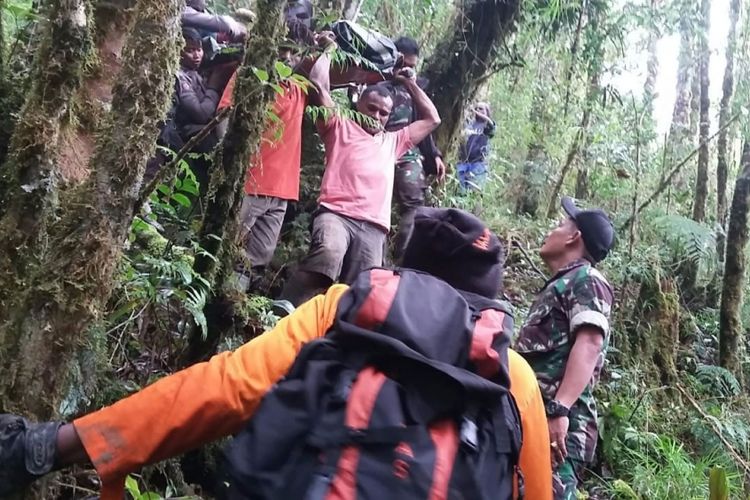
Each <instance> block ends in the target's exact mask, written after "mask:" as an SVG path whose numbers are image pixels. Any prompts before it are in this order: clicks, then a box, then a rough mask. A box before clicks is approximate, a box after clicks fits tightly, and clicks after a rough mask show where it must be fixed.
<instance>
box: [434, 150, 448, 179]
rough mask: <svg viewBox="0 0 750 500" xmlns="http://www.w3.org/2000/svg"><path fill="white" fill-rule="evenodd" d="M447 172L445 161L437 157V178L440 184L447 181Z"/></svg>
mask: <svg viewBox="0 0 750 500" xmlns="http://www.w3.org/2000/svg"><path fill="white" fill-rule="evenodd" d="M446 172H447V169H446V167H445V163H443V159H442V158H441V157H439V156H437V157H435V176H436V177H437V180H438V182H441V183H442V182H443V181H445V174H446Z"/></svg>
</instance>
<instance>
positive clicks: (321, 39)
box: [314, 31, 337, 50]
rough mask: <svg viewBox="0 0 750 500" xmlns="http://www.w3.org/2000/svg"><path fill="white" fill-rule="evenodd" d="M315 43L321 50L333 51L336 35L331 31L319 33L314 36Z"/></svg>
mask: <svg viewBox="0 0 750 500" xmlns="http://www.w3.org/2000/svg"><path fill="white" fill-rule="evenodd" d="M314 36H315V43H316V44H318V47H320V48H321V49H323V50H333V48H334V47H336V46H337V44H336V35H335V34H334V33H333V31H321V32H320V33H316V34H315V35H314Z"/></svg>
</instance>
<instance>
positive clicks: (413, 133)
mask: <svg viewBox="0 0 750 500" xmlns="http://www.w3.org/2000/svg"><path fill="white" fill-rule="evenodd" d="M395 81H396V83H399V84H401V85H403V86H404V87H405V88H406V90H408V91H409V93H410V94H411V97H412V100H413V102H414V107H415V108H416V111H417V116H418V117H419V119H418V120H417V121H415V122H413V123H412V124H411V125H409V126H408V127H407V130H408V131H409V139H411V142H412V144H419V143H420V142H422V140H423V139H424V138H425V137H427V136H428V135H430V132H432V131H433V130H435V129H436V128H437V126H438V125H440V115H439V114H438V111H437V109H436V108H435V105H434V104H432V101H431V100H430V98H429V97H427V94H425V93H424V90H422V89H421V88H420V87H419V85H417V79H416V74H415V73H414V71H413V70H410V69H409V68H405V69H404V70H402V71H400V72H399V74H398V75H397V76H396V78H395Z"/></svg>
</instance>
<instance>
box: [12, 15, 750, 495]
mask: <svg viewBox="0 0 750 500" xmlns="http://www.w3.org/2000/svg"><path fill="white" fill-rule="evenodd" d="M273 3H274V2H272V1H268V0H259V1H258V2H257V5H256V2H251V1H244V0H216V1H209V2H208V4H209V6H210V7H212V8H213V9H215V10H216V11H217V12H232V11H234V10H235V9H237V8H251V9H254V10H257V12H258V13H259V18H258V20H257V21H256V24H255V25H253V26H251V27H250V33H251V36H250V39H249V42H248V43H249V44H250V45H251V46H252V47H254V48H255V49H257V50H252V51H250V50H249V51H248V53H250V52H252V53H253V56H252V57H255V59H252V58H250V59H248V58H247V57H248V56H246V62H248V60H249V61H250V63H251V64H252V65H253V66H255V68H254V71H247V72H246V73H242V78H241V83H240V84H239V90H238V91H239V92H244V94H242V95H246V96H249V97H248V98H247V99H246V100H245V101H243V102H244V104H243V105H241V106H238V107H237V109H236V110H235V111H234V112H233V117H232V119H231V120H232V121H230V128H231V127H232V126H233V125H234V127H235V129H234V130H235V132H231V131H230V133H229V134H228V135H227V138H226V141H229V142H230V144H229V145H227V144H225V147H224V149H223V152H221V153H218V154H217V155H216V156H215V157H214V160H213V161H214V164H215V165H219V166H221V167H223V168H221V169H217V171H219V172H220V173H216V174H214V175H213V177H212V179H211V184H210V188H209V191H210V192H211V194H210V195H209V198H211V196H213V199H209V200H208V201H206V200H202V201H196V200H197V196H198V192H199V189H198V186H197V182H198V181H197V180H196V178H195V175H193V173H192V172H191V171H190V168H189V166H188V164H187V163H186V162H185V161H184V159H181V160H179V161H176V162H173V163H174V164H173V165H171V169H170V170H169V171H168V173H166V174H164V175H163V176H162V177H161V178H160V179H159V181H158V182H157V183H156V184H155V185H152V186H149V188H154V189H153V191H152V192H148V191H144V189H143V186H142V177H143V169H144V166H145V162H146V160H147V159H148V158H149V157H150V155H151V152H152V151H153V147H154V146H153V143H154V141H155V138H156V136H157V133H158V131H157V126H158V124H159V122H160V121H161V120H162V119H163V117H164V115H165V113H166V111H167V108H168V102H169V99H170V92H171V85H172V83H171V82H172V77H173V75H174V71H175V68H176V64H177V57H176V56H177V49H178V47H179V44H180V43H181V40H180V39H179V29H178V26H177V25H176V23H175V19H176V17H175V16H176V14H175V13H176V12H178V10H177V9H180V8H181V7H182V6H181V3H180V2H177V1H170V0H158V1H156V0H154V1H153V2H149V1H147V0H142V1H133V0H130V1H129V0H115V1H103V0H45V1H37V0H34V1H31V0H28V1H27V0H0V12H1V13H2V17H1V18H0V19H1V20H2V23H1V26H0V28H1V29H0V245H1V246H0V304H2V306H0V402H1V403H2V404H0V406H2V407H3V408H2V409H5V410H11V409H13V410H18V411H22V412H24V413H26V414H29V415H32V416H35V417H37V418H49V417H51V416H53V415H54V416H60V417H63V418H71V417H74V416H76V415H79V414H81V413H83V412H86V411H87V410H91V409H94V408H98V407H101V406H102V405H106V404H109V403H111V402H113V401H115V400H117V399H119V398H121V397H122V396H124V395H127V394H129V393H131V392H133V391H135V390H137V389H138V388H141V387H143V386H145V385H147V384H148V383H150V382H152V381H153V380H155V379H157V378H158V377H161V376H163V375H165V374H168V373H170V372H173V371H175V370H177V369H179V368H180V367H183V366H185V365H186V364H189V363H192V362H195V361H197V360H200V359H203V358H204V357H205V356H206V355H207V354H210V353H211V352H214V351H215V350H216V349H219V350H225V349H231V348H233V347H236V346H238V345H241V344H242V343H244V342H245V341H247V340H248V339H250V338H252V337H254V336H256V335H258V334H260V333H262V332H263V331H264V330H267V329H269V328H271V327H272V326H273V325H274V324H275V322H276V321H277V320H278V318H277V317H276V316H274V314H273V313H272V312H271V307H270V298H274V297H276V295H277V294H278V292H279V291H280V288H281V286H282V285H283V282H284V280H285V279H286V278H287V277H288V276H289V273H290V270H291V269H293V267H294V265H295V263H296V262H298V261H299V259H300V258H301V257H302V256H303V255H304V253H305V251H306V249H307V244H308V241H309V223H310V217H311V213H312V211H313V210H314V208H315V204H316V197H317V192H318V189H319V185H320V177H321V174H322V170H323V153H322V147H321V145H320V143H319V139H318V138H317V136H316V135H315V133H314V132H313V127H312V125H311V123H310V120H309V119H308V120H307V123H306V124H305V128H306V130H305V134H304V145H303V178H302V195H301V200H300V201H299V202H298V203H296V204H295V205H294V206H293V207H292V209H291V210H290V211H289V213H288V214H287V219H286V221H285V225H284V227H283V230H282V239H281V244H280V246H279V248H278V250H277V252H276V255H275V257H274V261H273V263H272V265H271V266H269V268H268V269H267V271H266V274H265V275H264V276H263V277H262V286H261V287H260V289H261V290H263V291H264V293H262V294H256V295H250V296H245V295H244V294H242V293H240V292H239V291H237V289H236V283H234V282H233V277H232V273H231V266H229V267H227V265H226V262H229V261H231V259H232V256H233V255H234V252H235V251H236V241H235V239H236V238H235V237H234V236H233V235H234V234H236V221H235V222H232V220H234V218H236V217H231V214H235V215H236V213H237V206H238V204H237V203H238V202H237V194H236V192H237V190H238V185H239V184H238V182H237V179H238V178H237V179H235V178H232V177H231V176H232V174H231V172H232V171H231V168H229V167H230V166H231V165H235V164H236V165H240V163H241V161H242V159H243V158H247V157H248V152H249V151H250V150H251V149H252V148H254V147H257V142H258V137H259V131H260V130H261V127H262V123H263V120H264V119H265V107H264V106H265V104H266V103H267V102H268V100H269V99H270V96H271V95H272V94H273V90H272V89H271V88H270V87H271V85H272V84H273V82H274V81H277V80H279V79H283V78H286V77H288V75H287V74H285V73H286V72H285V69H284V68H283V67H279V66H274V65H273V64H272V62H271V61H272V60H273V57H275V56H274V54H275V47H274V45H273V44H274V43H276V42H275V41H276V40H277V38H278V31H279V29H278V27H267V26H264V25H263V23H264V22H266V20H265V19H263V17H262V15H261V14H262V13H263V12H264V11H265V10H264V9H266V10H267V9H270V8H271V7H268V6H269V5H272V4H273ZM261 4H262V5H261ZM317 4H318V7H319V8H320V10H321V11H322V12H324V14H323V15H322V17H324V18H329V19H335V18H338V17H339V16H340V15H341V13H342V12H344V11H345V10H347V9H348V10H349V11H352V9H353V11H354V12H355V14H356V15H357V21H358V22H360V23H362V24H364V25H366V26H369V27H372V28H375V29H378V30H379V31H381V32H382V33H385V34H388V35H389V36H394V37H395V36H398V35H409V36H413V37H414V38H416V39H417V40H418V41H419V42H420V44H421V46H422V52H423V58H422V63H421V66H420V69H421V70H422V71H423V73H424V74H428V75H430V76H431V77H433V80H434V81H435V82H436V85H437V86H438V87H440V85H447V83H445V82H447V81H448V80H449V79H450V78H454V79H457V80H460V86H461V87H460V88H457V89H449V90H446V91H445V92H446V95H449V97H450V99H451V101H453V102H455V103H457V106H458V108H456V109H458V113H459V114H458V115H457V116H458V118H456V119H455V120H450V119H449V120H446V119H445V118H444V122H443V126H444V127H448V128H449V127H450V126H455V125H456V124H457V123H459V122H460V121H461V118H460V110H461V109H465V108H466V106H468V104H469V103H470V102H472V101H476V100H482V101H487V102H489V103H490V105H491V108H492V115H493V118H494V119H495V121H496V122H497V134H496V135H495V137H494V139H493V140H492V142H491V145H492V150H491V155H490V158H491V159H490V165H491V170H490V172H491V173H490V180H489V182H488V183H487V185H486V186H485V188H484V189H483V190H482V191H480V192H471V193H469V194H466V193H462V192H461V191H460V189H459V187H458V182H457V181H456V180H455V175H453V174H449V176H448V180H447V182H446V183H444V184H437V183H433V184H432V186H431V188H430V191H429V202H430V204H433V205H435V206H453V207H460V208H464V209H466V210H469V211H471V212H473V213H475V214H476V215H478V216H479V217H481V218H482V219H484V220H485V221H487V222H488V223H489V224H490V226H491V227H492V228H493V229H494V230H495V231H496V232H497V234H498V235H499V236H501V238H502V239H503V243H504V245H505V248H506V254H507V255H506V262H505V272H506V274H505V280H504V282H505V294H506V296H507V298H508V299H509V300H510V301H511V302H512V304H513V306H514V308H515V317H516V323H517V325H518V324H520V322H521V321H522V320H523V318H524V315H525V312H526V311H527V309H528V307H529V305H530V303H531V301H532V299H533V296H534V294H535V293H536V292H537V291H538V290H539V288H540V287H541V286H542V285H543V284H544V280H545V277H544V273H545V271H544V267H543V264H542V262H541V260H540V259H539V257H538V255H537V249H538V248H539V247H540V245H541V242H542V239H543V237H544V235H545V234H546V232H547V231H548V229H549V228H550V227H552V225H553V224H554V223H556V221H557V219H558V216H559V210H558V208H559V199H560V196H561V195H565V194H569V195H574V196H575V197H576V198H577V199H578V200H581V201H582V202H583V203H584V204H586V205H588V206H599V207H602V208H604V209H605V210H606V211H607V212H609V213H610V214H612V216H613V219H614V222H615V227H616V229H617V245H616V248H615V250H614V252H613V254H612V255H611V256H610V257H609V258H608V259H607V260H606V261H605V262H604V263H603V265H602V266H601V270H602V272H603V273H604V274H605V275H606V276H607V277H608V279H609V280H610V282H611V283H612V284H613V286H614V287H615V290H616V304H615V308H614V313H613V315H614V324H613V337H612V340H611V344H610V346H609V353H608V358H607V364H606V366H605V369H604V372H603V376H602V381H601V383H600V385H599V387H598V389H597V395H598V401H599V406H600V418H601V424H602V425H601V440H600V446H599V449H598V454H597V462H596V464H594V465H593V466H592V467H591V468H589V469H588V470H587V471H586V475H585V483H584V488H583V489H582V490H581V491H580V493H579V494H580V495H581V498H602V499H604V498H615V499H627V500H631V499H693V498H695V499H698V498H709V497H710V498H712V499H714V498H716V499H721V498H748V497H750V398H749V396H748V390H747V383H748V381H750V357H749V356H750V355H749V354H748V352H747V349H746V344H747V338H748V325H750V302H748V301H745V300H744V297H746V296H747V291H748V290H747V289H748V277H747V273H746V265H747V260H748V256H747V253H746V247H747V240H748V223H749V222H750V221H748V208H749V203H750V128H749V127H748V126H749V125H750V121H749V120H748V118H749V117H748V108H747V106H748V96H750V85H749V83H748V82H750V24H749V23H750V16H748V14H749V13H750V5H746V4H745V3H744V2H742V0H617V1H616V0H523V1H521V2H520V3H518V2H513V1H512V0H507V1H506V2H499V1H494V0H360V1H359V2H357V1H351V0H350V1H340V0H339V1H336V0H333V1H323V0H319V1H318V2H317ZM475 4H488V6H487V8H489V9H505V10H503V14H502V16H499V17H498V19H499V20H500V21H502V23H503V24H502V26H503V28H502V30H500V32H499V33H495V34H493V37H494V38H492V37H490V38H486V39H485V42H486V43H485V45H484V46H483V47H482V48H481V49H482V50H483V51H484V52H483V53H484V54H485V55H484V56H482V57H483V58H481V60H474V62H473V64H474V66H472V69H467V68H468V67H469V66H466V65H463V66H462V65H461V64H463V63H464V62H465V61H466V58H470V57H474V55H472V50H474V49H476V47H478V46H479V45H478V44H477V43H475V42H476V40H472V41H471V42H469V41H468V39H467V40H464V43H462V38H461V37H470V35H466V33H467V32H470V31H472V30H473V27H472V28H467V27H466V25H467V24H471V23H474V22H475V20H474V19H472V18H471V15H472V9H473V8H474V7H475V6H476V5H475ZM500 21H498V22H500ZM477 29H478V28H477ZM475 45H476V47H475ZM263 47H266V48H265V51H264V50H263V49H262V48H263ZM477 50H478V49H477ZM477 57H478V56H477ZM263 58H265V59H263ZM263 61H266V62H265V64H263ZM444 64H449V65H450V64H454V65H455V66H454V69H453V70H451V69H447V70H446V69H445V68H443V67H442V66H441V65H444ZM457 68H461V69H460V70H459V69H457ZM452 71H453V72H461V73H462V74H466V75H470V78H468V77H467V78H464V76H461V77H460V78H459V77H456V76H451V75H454V73H452ZM446 75H448V76H446ZM464 80H465V81H464ZM467 82H468V83H467ZM445 88H446V89H448V87H447V86H446V87H445ZM269 89H270V90H269ZM128 96H135V97H133V98H132V99H130V98H129V97H128ZM440 99H441V97H440V96H439V95H438V96H436V104H437V105H438V109H439V110H440V111H441V113H443V111H445V110H447V109H448V108H447V106H448V105H447V104H445V103H443V101H440ZM453 112H455V110H452V111H451V113H453ZM443 114H444V116H446V114H445V113H443ZM456 137H457V134H456V133H455V130H454V131H453V132H449V131H448V132H445V133H442V132H440V133H439V134H438V139H439V141H440V146H441V147H442V148H443V149H444V150H445V151H447V152H448V153H447V159H448V160H449V161H448V163H449V164H451V165H454V164H455V154H456V152H455V151H456V142H457V141H456ZM248 138H250V139H248ZM251 139H254V140H255V143H254V144H244V143H243V145H235V144H233V143H232V141H235V142H237V143H239V142H242V141H245V142H252V141H251ZM239 168H240V169H241V167H239ZM235 170H236V169H235ZM136 172H137V174H136ZM232 179H234V180H232ZM14 186H16V187H17V186H22V187H23V189H14ZM24 186H25V187H24ZM144 200H147V201H148V202H149V203H148V207H149V208H148V210H144V209H143V207H142V203H141V202H143V201H144ZM227 214H230V216H229V217H227ZM50 304H52V305H50ZM53 346H55V347H53ZM46 351H50V352H49V354H43V353H46ZM19 366H20V367H24V369H23V370H19ZM9 374H13V376H14V377H16V376H18V377H27V379H19V380H27V381H26V382H24V383H25V384H26V385H25V386H24V387H28V391H22V392H23V393H19V391H18V390H17V389H15V390H14V389H13V387H14V385H13V383H11V382H10V375H9ZM17 383H18V381H16V384H17ZM16 387H17V385H16ZM134 417H136V416H134ZM219 448H220V444H218V445H215V446H210V447H207V448H206V449H204V450H201V451H198V452H195V453H190V454H188V455H186V456H185V457H183V458H181V459H175V460H171V461H168V462H165V463H162V464H159V465H156V466H153V467H149V468H147V469H145V470H144V471H143V473H142V474H140V475H132V476H131V477H130V479H129V481H128V484H127V489H128V492H129V494H130V495H131V496H132V498H134V499H146V498H162V497H163V498H178V497H181V498H190V497H195V496H199V497H203V496H209V494H210V485H211V481H212V480H213V475H214V473H215V467H216V464H215V456H216V453H217V451H218V450H219ZM47 486H48V487H49V495H50V498H52V497H55V498H84V497H86V496H87V495H91V494H95V493H96V491H97V487H98V483H97V480H96V475H95V472H94V471H93V469H90V470H89V469H77V470H75V471H73V472H71V473H66V474H62V475H58V476H57V477H55V478H54V479H53V480H52V481H50V484H48V485H47Z"/></svg>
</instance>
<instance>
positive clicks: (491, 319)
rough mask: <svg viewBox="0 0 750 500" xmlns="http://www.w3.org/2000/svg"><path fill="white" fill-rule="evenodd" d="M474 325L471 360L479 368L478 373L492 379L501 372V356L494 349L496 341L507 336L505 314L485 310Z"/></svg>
mask: <svg viewBox="0 0 750 500" xmlns="http://www.w3.org/2000/svg"><path fill="white" fill-rule="evenodd" d="M481 315H482V316H481V317H480V318H479V319H477V322H476V323H475V324H474V333H473V335H472V338H471V351H470V352H469V359H470V360H471V362H472V363H474V365H475V366H476V368H477V373H478V374H479V375H481V376H482V377H484V378H487V379H492V378H493V377H494V376H495V375H497V374H498V373H499V372H500V368H501V361H500V354H499V353H498V352H497V351H496V350H495V348H494V347H493V346H494V344H495V339H496V338H497V337H502V336H504V335H506V333H505V332H504V331H503V321H504V320H505V313H504V312H502V311H498V310H496V309H485V310H484V311H482V312H481Z"/></svg>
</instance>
